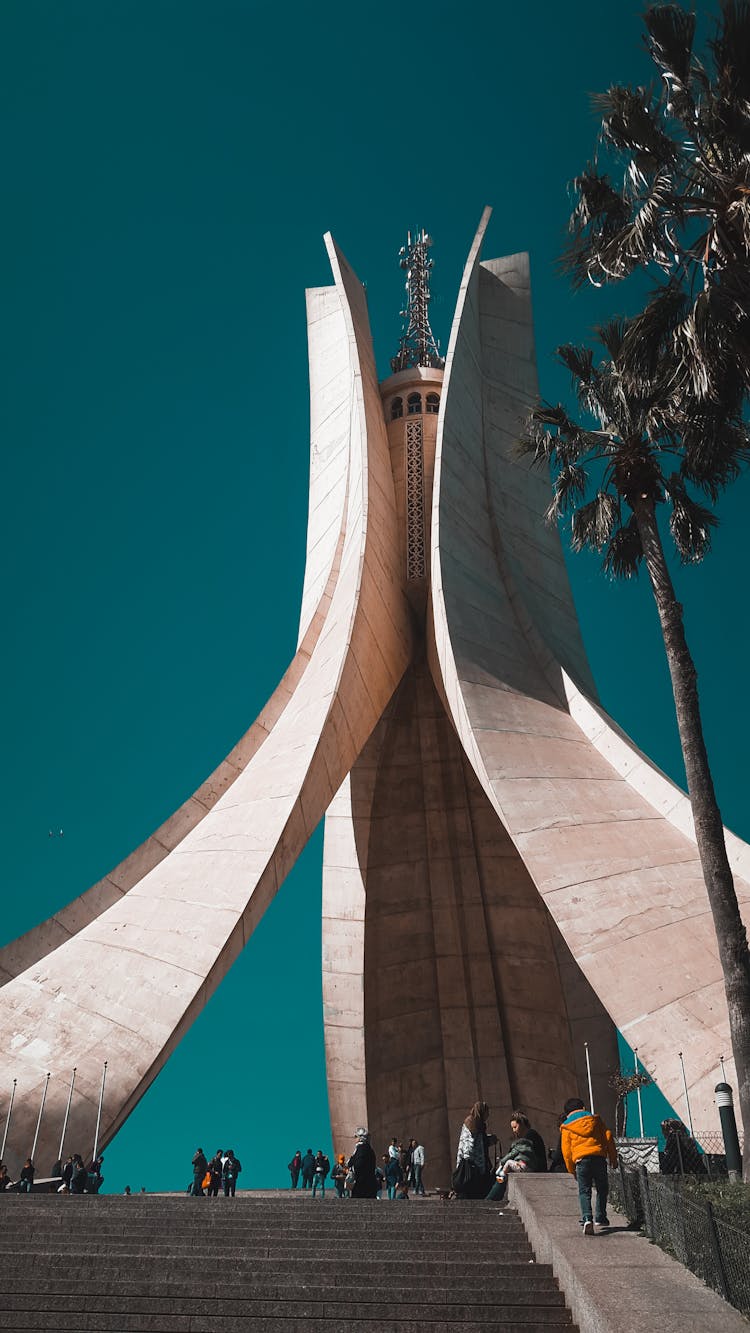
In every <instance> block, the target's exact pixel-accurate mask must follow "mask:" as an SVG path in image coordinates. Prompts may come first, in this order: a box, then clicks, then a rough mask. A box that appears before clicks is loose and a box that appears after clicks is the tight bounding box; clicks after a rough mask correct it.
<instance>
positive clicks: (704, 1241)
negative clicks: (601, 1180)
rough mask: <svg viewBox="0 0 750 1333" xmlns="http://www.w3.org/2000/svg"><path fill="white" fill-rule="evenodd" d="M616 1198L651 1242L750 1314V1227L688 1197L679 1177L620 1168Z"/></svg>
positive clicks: (614, 1179) (613, 1190)
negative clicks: (745, 1228)
mask: <svg viewBox="0 0 750 1333" xmlns="http://www.w3.org/2000/svg"><path fill="white" fill-rule="evenodd" d="M610 1196H611V1199H612V1204H613V1206H614V1207H615V1208H616V1209H617V1210H618V1211H619V1212H622V1213H624V1214H625V1216H626V1217H627V1218H628V1219H629V1221H631V1222H635V1223H637V1225H638V1226H640V1227H642V1228H643V1230H644V1231H645V1233H646V1235H647V1236H648V1237H649V1239H650V1240H653V1241H655V1242H656V1244H657V1245H659V1246H661V1248H662V1249H663V1250H666V1251H667V1253H669V1254H672V1255H674V1257H675V1258H676V1259H678V1260H679V1261H680V1263H681V1264H684V1265H685V1267H686V1268H689V1269H690V1271H691V1272H692V1273H695V1275H696V1277H699V1278H700V1279H701V1281H703V1282H705V1283H706V1286H708V1287H712V1288H713V1290H714V1291H717V1292H718V1293H719V1295H720V1296H723V1297H724V1299H725V1300H726V1301H728V1302H729V1304H730V1305H733V1306H734V1307H735V1309H737V1310H740V1311H741V1312H742V1314H744V1315H750V1231H745V1230H742V1229H741V1228H740V1227H737V1226H734V1225H732V1224H731V1223H729V1222H727V1221H726V1220H725V1219H724V1218H723V1217H717V1215H716V1213H715V1211H714V1208H713V1207H712V1205H711V1203H709V1202H708V1201H701V1200H697V1199H694V1198H688V1197H687V1195H686V1193H685V1191H684V1189H683V1188H682V1182H681V1180H680V1177H679V1175H674V1176H655V1175H652V1174H650V1173H649V1172H647V1171H646V1170H645V1168H644V1167H641V1168H639V1169H638V1170H636V1171H627V1170H626V1169H625V1168H624V1167H620V1169H619V1171H612V1172H611V1173H610Z"/></svg>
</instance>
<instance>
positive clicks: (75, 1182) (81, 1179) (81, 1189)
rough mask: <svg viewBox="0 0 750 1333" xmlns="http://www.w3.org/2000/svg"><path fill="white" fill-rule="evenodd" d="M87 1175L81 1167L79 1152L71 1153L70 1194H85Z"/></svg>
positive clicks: (82, 1166)
mask: <svg viewBox="0 0 750 1333" xmlns="http://www.w3.org/2000/svg"><path fill="white" fill-rule="evenodd" d="M88 1180H89V1173H88V1171H87V1170H86V1168H85V1166H84V1165H83V1158H82V1157H81V1154H80V1153H79V1152H76V1153H73V1178H72V1180H71V1182H70V1192H71V1194H85V1193H86V1186H87V1185H88Z"/></svg>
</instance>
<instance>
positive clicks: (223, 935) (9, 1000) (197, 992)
mask: <svg viewBox="0 0 750 1333" xmlns="http://www.w3.org/2000/svg"><path fill="white" fill-rule="evenodd" d="M488 217H489V213H488V212H486V213H485V215H484V216H483V219H482V223H481V225H480V228H479V231H478V232H477V235H476V237H475V240H474V243H473V245H472V249H471V252H470V255H469V259H468V261H467V265H466V269H465V273H464V277H463V280H462V284H461V288H460V291H459V296H458V302H457V308H456V315H455V319H454V322H453V328H452V333H451V339H450V346H449V350H448V356H447V360H446V367H445V371H444V372H443V371H439V370H433V369H426V368H420V367H417V368H414V369H412V370H406V371H402V372H399V374H397V375H393V376H390V377H389V378H388V379H387V380H386V381H385V382H384V383H383V384H382V385H379V384H378V381H377V375H376V370H375V362H374V356H373V351H372V341H371V337H370V331H369V324H368V317H367V307H366V298H365V292H364V289H363V287H362V286H361V284H360V283H359V282H358V280H357V279H356V277H355V275H354V274H353V272H352V271H351V269H350V268H349V266H348V265H347V263H346V261H345V259H344V258H343V256H342V255H341V253H340V252H339V251H338V249H337V248H336V246H335V244H334V243H333V241H332V240H331V239H330V237H329V238H328V239H327V245H328V252H329V257H330V261H331V267H332V271H333V277H334V283H333V285H332V286H330V287H325V288H319V289H314V290H313V291H311V292H309V293H308V340H309V348H310V387H311V464H310V468H311V474H310V475H311V480H310V507H309V518H308V538H307V566H306V572H305V581H304V589H303V595H302V609H301V616H300V631H299V646H298V650H297V653H296V655H295V657H294V659H293V661H292V663H291V665H290V667H289V670H288V672H287V673H286V675H285V676H284V678H283V680H282V682H281V684H280V685H279V688H278V689H277V691H276V692H275V693H274V695H273V696H272V698H271V700H270V701H269V703H268V705H267V706H266V708H265V709H264V710H263V712H262V713H261V715H260V717H259V718H258V719H257V721H256V723H255V724H254V725H253V727H252V728H251V729H250V730H249V731H248V733H247V734H246V736H245V737H243V739H242V740H241V741H240V742H239V744H238V746H237V747H235V749H234V750H233V751H232V752H231V753H230V754H229V755H228V756H227V759H226V760H225V761H224V763H223V764H221V765H220V766H219V768H218V769H217V771H216V773H215V774H213V775H212V777H211V778H210V779H208V781H207V782H206V783H205V784H203V786H202V787H201V788H200V789H199V791H198V792H197V793H196V794H195V796H194V797H191V798H190V800H189V801H187V802H186V803H185V805H183V807H182V808H181V809H180V810H179V811H178V812H177V814H176V815H174V816H173V817H172V819H170V820H168V821H167V823H166V824H165V825H163V826H162V828H161V829H159V830H158V831H157V832H156V833H155V834H154V835H153V837H152V838H150V839H148V840H147V841H146V843H144V844H143V846H142V847H141V848H139V849H138V850H137V851H136V852H134V853H133V854H132V856H130V857H128V858H127V860H126V861H125V862H123V864H122V865H121V866H119V867H118V868H117V869H116V870H114V871H112V872H111V873H110V874H109V875H108V876H106V877H105V879H104V880H102V881H101V882H100V883H99V884H97V885H94V887H93V888H92V889H90V890H89V891H88V893H86V894H83V895H82V896H81V897H80V898H78V899H76V900H75V902H74V903H72V904H70V905H69V906H68V907H67V908H62V909H61V910H60V911H59V912H58V913H56V914H55V915H54V916H53V917H52V918H50V920H49V921H47V922H45V923H43V924H42V925H40V926H38V927H35V928H34V929H33V930H31V931H29V932H27V934H26V935H24V936H23V937H22V938H21V939H20V940H18V941H15V942H14V943H13V944H11V945H8V946H6V948H5V949H3V950H0V981H2V980H4V981H5V984H4V985H2V988H1V989H0V1090H2V1095H3V1096H5V1095H6V1093H5V1090H6V1089H8V1088H10V1086H11V1083H12V1080H13V1079H14V1078H16V1079H17V1080H18V1086H17V1094H16V1102H15V1106H14V1112H13V1124H12V1128H11V1134H10V1138H9V1146H8V1151H7V1153H6V1155H7V1157H8V1159H9V1163H10V1166H11V1171H12V1172H13V1171H15V1170H16V1168H17V1166H18V1163H19V1160H20V1159H22V1158H23V1157H24V1156H25V1155H26V1153H27V1152H28V1150H29V1147H30V1145H31V1142H32V1139H33V1133H34V1127H35V1124H36V1117H37V1114H38V1109H39V1104H40V1098H41V1090H42V1086H43V1081H44V1078H45V1075H46V1073H47V1071H51V1074H52V1078H51V1080H50V1084H49V1093H48V1099H47V1106H46V1110H45V1117H44V1120H43V1123H42V1132H41V1137H40V1142H39V1147H38V1150H37V1159H38V1163H39V1165H40V1169H41V1170H46V1169H48V1168H49V1166H50V1165H51V1162H52V1160H53V1159H54V1156H55V1155H56V1148H57V1142H58V1140H59V1131H60V1125H61V1121H62V1116H63V1110H64V1105H65V1100H66V1097H67V1090H68V1081H69V1077H70V1070H71V1069H72V1067H73V1066H74V1065H75V1066H76V1068H77V1077H76V1095H75V1098H74V1102H73V1110H72V1118H71V1124H70V1130H69V1141H70V1142H73V1141H76V1142H81V1143H83V1142H87V1141H92V1139H93V1124H94V1120H95V1115H96V1103H97V1098H98V1092H99V1084H100V1077H101V1070H102V1065H103V1062H104V1060H107V1061H108V1078H107V1091H106V1097H105V1103H104V1115H103V1121H102V1126H101V1135H100V1143H101V1145H102V1146H104V1145H106V1143H107V1142H108V1140H109V1139H111V1137H112V1135H113V1134H114V1133H115V1132H116V1130H117V1129H118V1127H119V1126H120V1125H121V1124H122V1123H123V1121H124V1119H125V1118H126V1117H127V1115H128V1114H129V1112H130V1110H132V1108H133V1107H134V1106H135V1104H136V1102H137V1101H138V1099H139V1097H140V1096H141V1095H142V1094H143V1092H144V1091H145V1089H146V1088H147V1087H148V1086H149V1084H150V1082H151V1081H152V1079H153V1078H154V1077H155V1075H156V1074H157V1073H158V1071H159V1069H160V1068H161V1067H162V1066H163V1064H164V1062H165V1061H166V1059H167V1058H168V1056H169V1054H170V1052H171V1051H172V1050H173V1049H174V1047H175V1045H176V1044H177V1042H178V1041H179V1040H180V1037H181V1036H182V1034H183V1033H184V1032H185V1031H186V1029H187V1027H188V1025H189V1024H190V1023H191V1022H192V1020H193V1018H194V1017H195V1016H196V1014H197V1013H198V1012H199V1011H200V1009H201V1008H202V1006H203V1005H204V1004H205V1003H206V1001H207V1000H208V998H209V997H210V995H211V993H212V992H213V990H214V989H215V987H216V986H217V985H218V984H219V982H220V981H221V979H222V977H223V976H224V975H225V973H226V971H227V970H228V968H229V966H230V965H231V963H232V961H233V960H234V958H235V957H236V956H237V953H238V952H239V950H240V949H241V948H242V947H243V945H244V943H245V942H246V940H247V938H248V937H249V935H250V933H251V932H252V930H253V929H254V928H255V926H256V925H257V923H258V921H259V920H260V918H261V916H262V914H263V912H264V910H265V908H266V906H267V905H268V903H269V902H270V901H271V899H272V897H273V895H274V894H275V893H276V891H277V890H278V888H279V886H280V885H281V883H282V882H283V879H284V877H285V875H286V874H287V872H288V870H289V869H290V867H291V865H292V864H293V862H294V860H295V858H296V857H297V856H298V855H299V852H300V851H301V849H302V847H303V846H304V843H305V842H306V840H307V838H308V837H309V835H310V833H311V832H312V830H313V829H314V828H315V826H316V824H317V823H318V821H319V820H320V818H321V817H322V816H323V814H324V813H325V812H326V811H328V814H327V818H326V837H325V853H324V899H323V917H324V920H323V991H324V1014H325V1037H326V1059H327V1067H328V1080H329V1097H330V1106H331V1116H332V1121H333V1128H334V1144H335V1147H336V1150H337V1151H339V1150H344V1151H346V1150H347V1147H348V1146H349V1144H350V1143H351V1134H352V1132H353V1130H354V1128H355V1127H356V1124H357V1123H358V1122H362V1121H367V1122H368V1123H369V1124H370V1127H371V1128H372V1129H373V1132H374V1134H375V1136H376V1146H378V1147H382V1146H383V1144H384V1142H385V1141H386V1140H387V1139H388V1138H390V1136H391V1134H392V1133H396V1134H406V1135H411V1134H418V1135H419V1136H420V1137H423V1138H424V1139H425V1141H426V1144H427V1147H428V1167H427V1179H428V1181H429V1180H430V1179H431V1180H432V1183H441V1184H447V1180H448V1176H449V1172H450V1167H451V1161H452V1158H453V1154H454V1151H455V1142H456V1138H457V1135H458V1129H459V1125H460V1122H461V1120H462V1119H463V1117H464V1115H465V1114H466V1110H467V1108H468V1106H470V1105H471V1103H472V1102H473V1101H474V1100H475V1099H476V1098H477V1097H480V1096H481V1097H484V1098H485V1099H486V1100H488V1101H489V1102H490V1104H491V1106H492V1110H493V1128H495V1129H496V1131H497V1132H498V1133H499V1134H500V1135H501V1137H503V1136H507V1130H506V1126H505V1124H504V1121H505V1120H506V1118H508V1117H509V1113H510V1110H511V1109H512V1107H513V1105H514V1103H515V1104H516V1105H517V1104H518V1103H519V1102H521V1103H522V1104H523V1107H524V1109H526V1110H527V1111H528V1112H529V1113H530V1114H531V1115H532V1116H533V1118H534V1120H535V1121H536V1122H537V1124H538V1125H539V1127H540V1129H541V1130H542V1131H543V1132H544V1133H545V1134H546V1135H547V1136H548V1137H551V1136H552V1133H553V1131H554V1124H555V1115H556V1112H557V1110H558V1108H559V1105H560V1103H561V1102H562V1101H563V1100H564V1099H565V1097H567V1096H568V1095H570V1093H571V1092H572V1091H574V1090H582V1089H584V1088H585V1075H584V1068H583V1043H584V1041H586V1042H588V1044H589V1048H590V1050H591V1054H592V1061H593V1065H594V1074H595V1078H596V1081H597V1086H596V1104H597V1109H603V1110H604V1111H605V1114H607V1113H608V1111H609V1109H610V1105H611V1094H609V1096H610V1104H608V1102H607V1100H606V1092H605V1079H606V1075H607V1073H608V1072H609V1070H610V1069H611V1068H612V1067H613V1066H614V1065H615V1064H616V1052H615V1047H614V1028H613V1024H612V1020H613V1019H614V1020H615V1021H616V1022H617V1024H618V1025H619V1027H620V1028H621V1030H622V1031H623V1032H625V1033H626V1034H627V1036H628V1038H629V1039H630V1040H631V1041H632V1042H633V1043H634V1044H636V1045H638V1047H639V1054H640V1056H641V1058H642V1060H643V1062H644V1063H645V1064H646V1066H647V1067H648V1069H649V1070H650V1071H651V1072H653V1074H654V1076H655V1078H656V1080H657V1082H658V1083H659V1084H660V1086H661V1088H662V1090H663V1091H664V1093H665V1094H666V1095H667V1097H668V1098H669V1099H670V1100H671V1101H672V1103H673V1105H674V1106H675V1107H676V1109H677V1110H678V1111H681V1110H682V1109H683V1107H682V1102H683V1093H682V1087H681V1081H680V1076H679V1067H678V1064H677V1059H676V1053H677V1052H678V1051H679V1050H682V1051H683V1052H684V1055H685V1066H686V1070H687V1075H688V1082H689V1090H690V1097H691V1105H692V1109H693V1118H694V1121H695V1122H696V1123H697V1124H698V1125H701V1126H703V1125H706V1126H707V1125H709V1124H710V1123H712V1122H713V1084H714V1082H715V1068H714V1065H715V1060H716V1053H717V1051H726V1050H727V1049H728V1032H727V1016H726V1005H725V1002H724V995H723V986H722V979H721V970H720V967H719V962H718V959H717V956H716V946H715V940H714V936H713V930H712V925H711V919H710V913H709V910H708V904H707V900H706V894H705V888H704V886H703V881H702V877H701V874H700V867H699V864H698V858H697V854H696V848H695V841H694V837H693V832H692V825H691V821H690V815H689V807H688V806H687V803H686V799H685V797H684V795H683V794H682V793H680V792H679V790H678V789H677V788H676V787H675V786H674V785H673V784H672V783H670V782H669V781H668V780H667V779H666V778H665V777H664V775H663V774H660V773H659V772H658V771H657V770H656V769H655V768H654V767H653V765H651V764H650V763H649V761H648V760H647V759H646V758H645V756H643V755H642V754H640V753H639V752H638V751H637V750H636V749H635V748H634V747H633V746H632V744H631V743H630V742H629V741H628V739H627V737H626V736H624V735H623V733H622V732H620V731H619V729H618V728H617V727H616V726H615V724H614V723H612V722H611V720H610V719H609V718H608V717H607V716H606V714H605V713H604V712H603V711H602V709H601V708H600V706H599V704H598V702H597V700H596V694H595V689H594V684H593V680H592V678H591V673H590V670H589V667H588V663H587V661H586V655H585V651H584V647H583V644H582V641H581V636H580V632H579V628H578V623H577V619H576V614H575V608H574V605H573V601H572V597H571V593H570V588H569V586H568V580H567V575H566V571H565V564H564V560H563V556H562V550H561V547H560V541H559V536H558V534H557V532H556V530H554V529H550V528H548V527H546V526H545V524H544V522H543V515H544V512H545V510H546V508H547V505H548V502H549V478H548V477H547V476H545V475H543V474H541V473H538V472H532V471H530V469H529V467H528V465H527V463H526V462H525V461H522V460H519V458H518V456H517V453H516V448H515V442H516V439H517V436H518V433H519V430H520V426H521V419H522V417H523V415H524V413H525V411H526V409H527V408H528V406H529V405H530V404H531V402H532V401H533V400H534V398H535V396H536V392H537V387H536V371H535V364H534V346H533V330H532V314H531V297H530V286H529V271H528V259H527V257H526V256H524V255H516V256H510V257H508V258H505V259H499V260H492V261H487V262H486V263H482V262H481V261H480V252H481V245H482V240H483V236H484V231H485V228H486V225H487V220H488ZM412 395H418V399H413V404H412V405H415V406H416V410H414V411H412V412H410V411H409V398H410V396H412ZM428 395H433V398H432V399H431V400H430V399H429V398H428ZM397 399H398V400H400V410H401V414H400V415H399V411H398V404H397V410H396V411H394V403H395V402H396V400H397ZM435 400H437V402H436V401H435ZM436 405H437V406H438V407H439V411H438V412H435V411H431V410H428V408H429V407H434V406H436ZM730 854H731V857H732V860H733V864H734V866H735V868H736V869H737V872H738V881H737V885H738V894H739V896H740V898H741V900H742V902H743V903H744V904H745V905H747V902H748V900H749V899H750V888H749V887H748V884H749V883H750V849H749V848H748V847H746V846H745V845H744V844H742V843H740V842H739V840H737V839H733V838H731V837H730ZM727 1075H728V1077H729V1079H730V1081H732V1079H733V1077H734V1071H733V1068H732V1065H731V1061H730V1062H728V1068H727ZM4 1112H5V1106H4V1105H0V1118H2V1117H4ZM378 1140H380V1141H379V1142H378Z"/></svg>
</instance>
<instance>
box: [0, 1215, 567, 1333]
mask: <svg viewBox="0 0 750 1333" xmlns="http://www.w3.org/2000/svg"><path fill="white" fill-rule="evenodd" d="M6 1204H7V1206H6ZM0 1262H2V1265H3V1299H2V1302H0V1328H14V1329H18V1328H37V1329H40V1328H53V1329H63V1328H72V1329H76V1330H82V1329H88V1328H98V1329H112V1330H115V1329H116V1330H120V1331H123V1330H126V1329H134V1330H138V1333H142V1331H143V1330H145V1329H159V1330H161V1333H169V1331H171V1333H178V1330H183V1329H184V1330H188V1331H189V1333H194V1330H196V1329H197V1328H206V1329H210V1330H211V1333H217V1330H227V1333H229V1330H234V1329H237V1330H243V1331H244V1333H246V1330H248V1329H258V1330H262V1333H282V1330H283V1333H290V1330H292V1331H293V1333H297V1331H298V1330H299V1333H303V1331H304V1333H308V1330H309V1329H310V1328H311V1327H313V1328H314V1327H319V1328H320V1330H321V1333H343V1331H344V1330H346V1333H350V1331H351V1330H352V1329H355V1330H357V1333H416V1331H417V1330H419V1333H425V1331H426V1333H449V1330H451V1329H455V1328H456V1327H460V1328H461V1329H462V1330H463V1333H472V1330H479V1329H481V1330H482V1333H488V1330H490V1329H498V1328H506V1329H508V1330H509V1333H512V1330H517V1329H523V1330H524V1331H525V1333H542V1331H543V1330H544V1331H549V1330H551V1329H567V1330H570V1329H572V1327H573V1325H572V1320H571V1316H570V1312H569V1310H567V1309H566V1307H565V1303H564V1300H563V1298H562V1296H561V1295H560V1292H559V1290H558V1289H557V1286H556V1284H555V1282H554V1279H553V1277H552V1273H551V1270H550V1269H549V1267H546V1266H544V1265H541V1264H534V1263H533V1261H532V1252H531V1248H530V1246H529V1243H528V1240H527V1238H526V1236H525V1234H524V1232H523V1228H522V1226H521V1224H520V1222H519V1221H518V1218H517V1217H516V1216H515V1215H514V1214H512V1213H509V1212H506V1213H505V1214H504V1215H503V1216H502V1217H498V1215H497V1210H496V1209H490V1208H489V1207H484V1206H483V1205H481V1204H479V1205H466V1204H456V1205H451V1206H450V1207H446V1206H445V1205H444V1204H442V1203H440V1202H435V1201H433V1200H426V1201H419V1202H416V1203H408V1204H404V1205H402V1204H397V1203H389V1202H388V1201H387V1200H384V1201H382V1202H374V1201H373V1202H369V1201H363V1200H356V1199H353V1200H348V1199H345V1200H338V1199H332V1198H331V1193H330V1191H329V1192H328V1193H327V1196H326V1198H324V1199H322V1200H321V1199H312V1198H310V1197H309V1196H307V1195H303V1194H302V1192H301V1191H299V1192H298V1193H297V1195H292V1194H289V1193H286V1194H282V1193H280V1192H278V1193H277V1194H276V1195H275V1197H273V1198H269V1197H260V1196H258V1195H255V1194H252V1195H248V1194H246V1193H243V1194H242V1195H240V1196H238V1197H237V1198H236V1199H233V1200H225V1199H218V1200H209V1199H190V1198H187V1197H186V1196H184V1195H183V1196H181V1197H179V1196H172V1197H166V1198H165V1197H158V1196H146V1197H144V1198H139V1197H137V1196H136V1197H134V1198H132V1199H123V1198H122V1197H120V1198H107V1197H101V1196H99V1197H97V1198H96V1199H93V1198H91V1199H89V1198H86V1197H85V1196H84V1197H82V1198H80V1199H77V1198H73V1197H71V1198H58V1197H55V1198H51V1197H49V1196H48V1197H47V1198H43V1199H37V1198H35V1197H33V1196H32V1197H31V1198H22V1197H20V1196H11V1197H9V1198H7V1200H4V1201H3V1207H2V1209H0Z"/></svg>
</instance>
